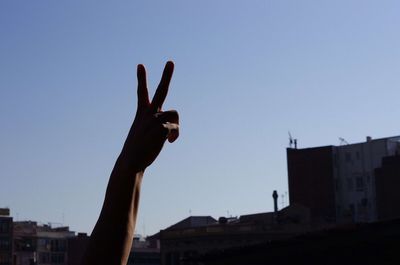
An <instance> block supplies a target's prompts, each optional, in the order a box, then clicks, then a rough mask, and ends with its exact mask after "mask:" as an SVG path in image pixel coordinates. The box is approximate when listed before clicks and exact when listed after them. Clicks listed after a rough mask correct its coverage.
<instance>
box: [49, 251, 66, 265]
mask: <svg viewBox="0 0 400 265" xmlns="http://www.w3.org/2000/svg"><path fill="white" fill-rule="evenodd" d="M51 263H56V264H60V263H64V253H51Z"/></svg>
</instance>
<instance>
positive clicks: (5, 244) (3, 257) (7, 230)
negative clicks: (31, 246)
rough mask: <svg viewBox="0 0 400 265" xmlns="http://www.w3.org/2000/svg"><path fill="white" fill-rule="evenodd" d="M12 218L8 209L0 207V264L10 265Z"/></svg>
mask: <svg viewBox="0 0 400 265" xmlns="http://www.w3.org/2000/svg"><path fill="white" fill-rule="evenodd" d="M12 239H13V218H12V217H10V209H8V208H0V265H12V264H13V263H12V253H13V244H12V241H13V240H12Z"/></svg>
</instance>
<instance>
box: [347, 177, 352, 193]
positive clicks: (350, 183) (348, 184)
mask: <svg viewBox="0 0 400 265" xmlns="http://www.w3.org/2000/svg"><path fill="white" fill-rule="evenodd" d="M346 181H347V190H348V191H353V189H354V187H353V179H352V178H346Z"/></svg>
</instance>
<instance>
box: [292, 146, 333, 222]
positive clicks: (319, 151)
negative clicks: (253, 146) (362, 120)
mask: <svg viewBox="0 0 400 265" xmlns="http://www.w3.org/2000/svg"><path fill="white" fill-rule="evenodd" d="M287 165H288V179H289V199H290V204H301V205H304V206H306V207H308V208H309V209H310V211H311V218H312V219H313V220H317V221H323V222H333V221H334V220H335V216H336V212H335V181H334V168H333V167H334V165H333V146H324V147H316V148H306V149H293V148H288V149H287Z"/></svg>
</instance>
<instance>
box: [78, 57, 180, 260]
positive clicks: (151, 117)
mask: <svg viewBox="0 0 400 265" xmlns="http://www.w3.org/2000/svg"><path fill="white" fill-rule="evenodd" d="M173 70H174V64H173V63H172V62H170V61H169V62H167V64H166V65H165V68H164V72H163V75H162V77H161V81H160V84H159V85H158V88H157V90H156V92H155V95H154V97H153V99H152V101H151V102H150V100H149V94H148V90H147V81H146V70H145V68H144V66H143V65H141V64H139V65H138V67H137V79H138V89H137V96H138V103H137V111H136V116H135V119H134V121H133V124H132V127H131V129H130V131H129V133H128V136H127V138H126V141H125V144H124V146H123V148H122V151H121V154H120V155H119V157H118V159H117V161H116V163H115V166H114V169H113V170H112V172H111V176H110V179H109V182H108V186H107V190H106V195H105V200H104V204H103V207H102V210H101V213H100V216H99V219H98V221H97V223H96V226H95V228H94V229H93V232H92V234H91V237H90V241H89V244H88V247H87V249H86V252H85V255H84V258H83V260H82V264H85V265H92V264H93V265H94V264H96V265H98V264H108V265H113V264H126V263H127V261H128V257H129V253H130V250H131V246H132V240H133V235H134V231H135V223H136V216H137V211H138V206H139V195H140V186H141V182H142V178H143V174H144V171H145V169H146V168H147V167H148V166H149V165H150V164H151V163H153V161H154V160H155V159H156V158H157V156H158V154H159V153H160V151H161V149H162V147H163V145H164V143H165V141H166V140H167V139H168V141H169V142H174V141H175V140H176V139H177V138H178V136H179V117H178V113H177V112H176V111H175V110H170V111H162V110H161V107H162V104H163V102H164V100H165V98H166V96H167V93H168V87H169V83H170V81H171V77H172V73H173Z"/></svg>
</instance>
